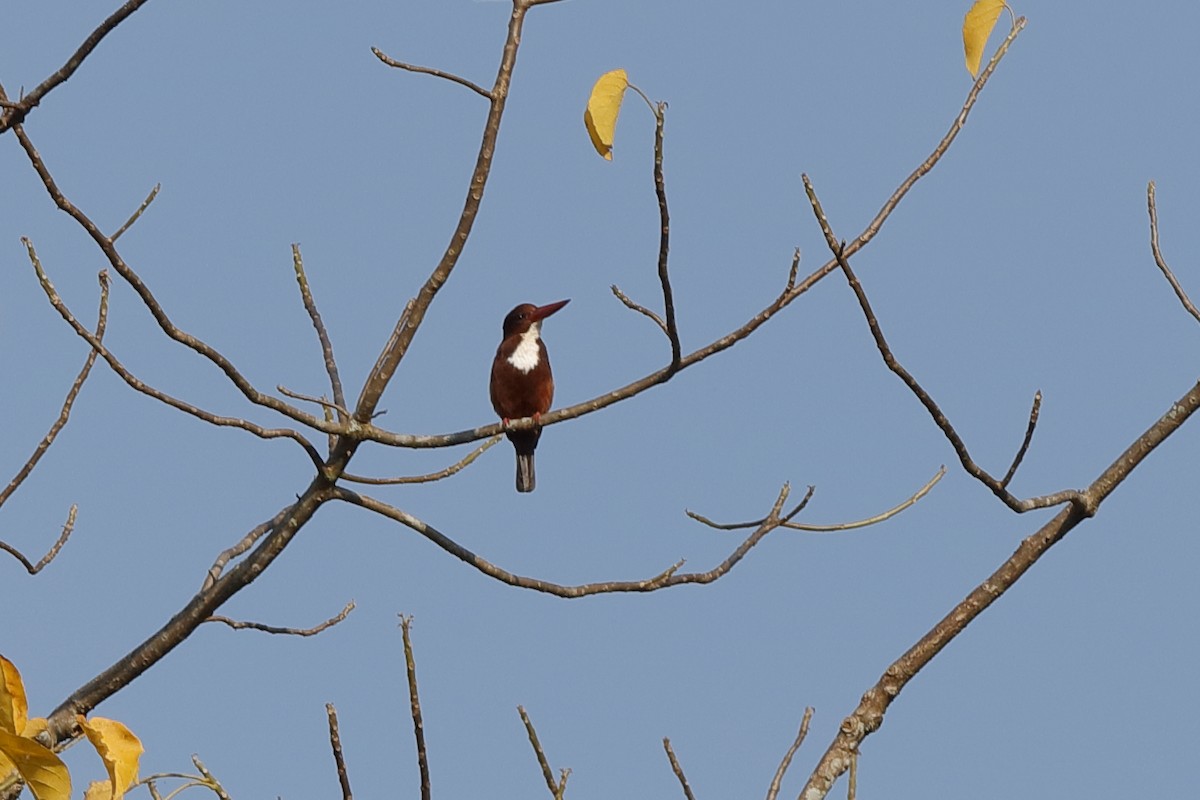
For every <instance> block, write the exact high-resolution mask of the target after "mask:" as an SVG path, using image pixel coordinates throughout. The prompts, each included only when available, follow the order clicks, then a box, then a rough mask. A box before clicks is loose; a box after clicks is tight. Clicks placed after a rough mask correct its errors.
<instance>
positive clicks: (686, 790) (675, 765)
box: [663, 736, 696, 800]
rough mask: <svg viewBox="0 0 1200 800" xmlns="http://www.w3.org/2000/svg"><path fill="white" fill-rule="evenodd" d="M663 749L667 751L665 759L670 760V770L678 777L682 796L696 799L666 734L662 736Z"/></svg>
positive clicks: (691, 799) (689, 799)
mask: <svg viewBox="0 0 1200 800" xmlns="http://www.w3.org/2000/svg"><path fill="white" fill-rule="evenodd" d="M663 750H666V751H667V759H668V760H669V761H670V762H671V771H672V772H674V773H675V777H676V778H678V779H679V785H680V786H681V787H682V788H683V796H684V797H686V798H687V800H696V795H694V794H692V787H691V786H689V785H688V779H687V776H686V775H684V774H683V767H681V766H679V759H677V758H676V757H675V750H674V749H673V748H672V747H671V740H670V739H668V738H667V737H666V736H664V737H663Z"/></svg>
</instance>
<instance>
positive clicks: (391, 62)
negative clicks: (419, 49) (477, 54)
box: [371, 47, 492, 100]
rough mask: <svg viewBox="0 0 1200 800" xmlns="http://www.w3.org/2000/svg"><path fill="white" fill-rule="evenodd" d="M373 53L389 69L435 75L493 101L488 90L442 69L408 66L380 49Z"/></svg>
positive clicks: (374, 50) (372, 50)
mask: <svg viewBox="0 0 1200 800" xmlns="http://www.w3.org/2000/svg"><path fill="white" fill-rule="evenodd" d="M371 52H372V53H374V54H375V57H376V58H378V59H379V60H380V61H382V62H383V63H385V64H387V65H388V66H389V67H395V68H396V69H403V70H408V71H409V72H419V73H422V74H424V75H433V76H434V77H435V78H445V79H446V80H448V81H451V82H453V83H457V84H458V85H459V86H465V87H467V88H468V89H470V90H471V91H473V92H475V93H476V94H479V95H482V96H483V97H484V98H485V99H487V100H491V99H492V93H491V92H489V91H488V90H487V89H484V88H483V87H482V86H480V85H479V84H477V83H473V82H471V81H469V80H467V79H466V78H460V77H459V76H457V75H455V74H453V73H450V72H443V71H442V70H440V69H433V68H432V67H419V66H417V65H416V64H406V63H405V62H403V61H397V60H396V59H394V58H392V57H391V56H388V55H385V54H384V52H383V51H382V50H380V49H379V48H378V47H372V48H371Z"/></svg>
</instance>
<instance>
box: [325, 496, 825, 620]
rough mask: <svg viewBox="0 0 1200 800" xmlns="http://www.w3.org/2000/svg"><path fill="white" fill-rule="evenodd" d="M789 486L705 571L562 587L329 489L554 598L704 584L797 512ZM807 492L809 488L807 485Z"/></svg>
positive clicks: (675, 569) (364, 499) (494, 574)
mask: <svg viewBox="0 0 1200 800" xmlns="http://www.w3.org/2000/svg"><path fill="white" fill-rule="evenodd" d="M789 491H790V489H789V487H788V486H787V485H786V484H785V485H784V487H783V489H781V490H780V493H779V497H778V498H777V499H776V501H775V506H774V508H772V510H771V513H770V514H768V515H767V517H766V518H765V519H764V521H763V524H762V525H760V526H759V527H758V528H756V529H755V530H754V531H753V532H752V533H751V534H750V535H749V536H748V537H747V538H746V539H745V540H744V541H743V542H742V543H741V544H740V545H738V546H737V548H735V549H734V551H733V552H732V553H730V554H729V556H728V557H726V559H725V560H724V561H722V562H721V563H720V564H718V565H717V566H715V567H713V568H712V569H710V570H708V571H707V572H684V573H680V572H679V568H680V567H682V566H683V564H684V562H683V561H682V560H681V561H678V562H676V563H675V564H672V565H671V566H670V567H667V568H666V569H665V570H663V571H662V572H660V573H659V574H657V575H655V576H654V577H652V578H647V579H645V580H639V581H604V582H599V583H586V584H580V585H577V586H564V585H561V584H557V583H552V582H550V581H544V580H540V579H538V578H527V577H525V576H522V575H516V574H514V573H512V572H509V571H508V570H505V569H502V568H501V567H498V566H496V565H495V564H492V563H491V562H490V561H488V560H486V559H484V558H482V557H481V556H478V555H476V554H475V553H473V552H472V551H470V550H468V549H467V548H465V547H463V546H462V545H460V544H459V543H458V542H456V541H454V540H453V539H451V538H450V537H449V536H446V535H445V534H444V533H442V532H441V531H439V530H438V529H437V528H435V527H433V526H432V525H430V524H428V523H426V522H424V521H422V520H420V519H418V518H416V517H414V516H413V515H412V514H409V513H408V512H406V511H404V510H402V509H400V508H397V507H396V506H393V505H390V504H388V503H384V502H383V501H381V500H377V499H375V498H373V497H369V496H367V495H363V494H358V493H356V492H352V491H350V490H349V489H346V488H343V487H341V486H335V487H333V489H331V492H332V493H333V499H336V500H341V501H343V502H346V503H350V504H351V505H356V506H359V507H361V508H365V509H367V510H368V511H374V512H375V513H376V514H379V515H381V516H384V517H387V518H388V519H391V520H395V521H396V522H399V523H400V524H402V525H405V526H407V527H409V528H411V529H412V530H414V531H416V532H417V533H419V534H421V535H422V536H424V537H425V538H426V539H428V540H429V541H431V542H433V543H434V544H435V545H437V546H438V547H440V548H441V549H442V550H444V551H446V552H447V553H450V554H451V555H452V556H454V557H455V558H458V559H459V560H461V561H463V562H464V563H466V564H468V565H469V566H471V567H474V568H475V569H476V570H478V571H479V572H482V573H483V574H484V575H487V576H488V577H490V578H495V579H496V580H498V581H500V582H502V583H506V584H508V585H509V586H516V587H519V588H522V589H532V590H534V591H538V592H545V593H547V594H551V595H555V596H557V597H586V596H588V595H593V594H608V593H611V592H654V591H658V590H659V589H665V588H667V587H669V586H680V585H683V584H692V583H696V584H702V585H703V584H708V583H712V582H713V581H715V580H717V579H719V578H721V577H722V576H724V575H725V574H726V573H728V572H729V571H730V570H731V569H733V567H734V566H736V565H737V564H738V562H740V561H741V560H742V559H743V558H744V557H745V556H746V554H747V553H748V552H750V549H751V548H753V547H754V546H755V545H757V544H758V543H759V542H761V541H762V539H763V537H765V536H766V535H767V534H768V533H770V532H771V531H773V530H775V529H776V528H778V527H780V526H781V525H782V524H783V523H785V522H787V521H788V520H789V519H790V516H791V514H794V513H796V512H798V511H799V509H800V508H801V507H802V506H803V504H801V506H798V507H797V508H796V509H795V510H793V511H792V512H791V514H789V515H784V516H781V515H780V514H781V510H782V508H783V504H784V502H786V500H787V496H788V492H789ZM810 493H811V488H810Z"/></svg>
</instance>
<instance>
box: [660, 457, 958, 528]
mask: <svg viewBox="0 0 1200 800" xmlns="http://www.w3.org/2000/svg"><path fill="white" fill-rule="evenodd" d="M945 474H946V468H945V467H940V468H939V469H938V471H937V472H936V473H934V476H933V477H932V478H930V479H929V480H928V481H927V482H926V483H925V485H924V486H922V487H921V488H920V489H918V490H917V491H916V492H915V493H914V494H912V495H911V496H909V497H908V499H906V500H905V501H904V502H902V503H900V504H899V505H897V506H893V507H892V508H889V509H888V510H887V511H884V512H881V513H879V514H876V515H874V516H872V517H867V518H866V519H859V520H855V521H853V522H839V523H837V524H835V525H810V524H808V523H804V522H785V523H784V524H783V525H781V526H780V527H781V528H791V529H792V530H797V531H807V532H809V533H834V532H838V531H849V530H854V529H855V528H865V527H867V526H868V525H875V524H876V523H879V522H883V521H884V520H886V519H891V518H892V517H894V516H896V515H897V514H899V513H900V512H901V511H903V510H905V509H906V508H908V507H909V506H911V505H913V504H914V503H916V502H917V501H918V500H920V499H921V498H922V497H924V496H925V495H927V494H929V491H930V490H931V489H932V488H933V487H934V486H935V485H936V484H937V482H938V481H940V480H941V479H942V476H944V475H945ZM683 513H685V514H687V515H688V516H689V517H691V518H692V519H694V520H696V521H697V522H701V523H703V524H705V525H707V526H708V527H710V528H716V529H717V530H719V531H736V530H743V529H745V528H753V527H756V526H758V525H761V524H763V522H765V521H766V520H765V519H757V520H752V521H750V522H713V521H712V520H711V519H709V518H708V517H705V516H703V515H701V514H697V513H696V512H695V511H689V510H687V509H684V512H683Z"/></svg>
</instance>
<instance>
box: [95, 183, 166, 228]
mask: <svg viewBox="0 0 1200 800" xmlns="http://www.w3.org/2000/svg"><path fill="white" fill-rule="evenodd" d="M161 188H162V184H161V183H156V184H154V188H153V189H151V190H150V194H148V195H146V199H145V200H143V201H142V204H141V205H140V206H138V207H137V211H134V212H133V214H131V215H130V217H129V219H127V220H125V224H124V225H122V226H121V227H119V228H117V232H116V233H114V234H113V235H112V236H110V237H108V238H109V239H110V240H112V241H114V242H115V241H116V240H117V239H120V238H121V234H123V233H125V231H127V230H129V229H130V228H132V227H133V223H135V222H137V221H138V220H139V219H140V218H141V216H142V214H144V213H146V209H147V208H149V207H150V204H151V203H153V202H154V198H156V197H158V190H159V189H161Z"/></svg>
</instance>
